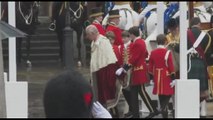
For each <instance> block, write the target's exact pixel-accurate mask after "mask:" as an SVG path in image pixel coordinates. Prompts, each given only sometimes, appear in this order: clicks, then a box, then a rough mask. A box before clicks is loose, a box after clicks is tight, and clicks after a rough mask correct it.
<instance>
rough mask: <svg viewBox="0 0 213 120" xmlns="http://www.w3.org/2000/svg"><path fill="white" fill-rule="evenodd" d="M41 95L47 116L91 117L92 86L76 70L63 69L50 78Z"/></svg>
mask: <svg viewBox="0 0 213 120" xmlns="http://www.w3.org/2000/svg"><path fill="white" fill-rule="evenodd" d="M43 97H44V98H43V102H44V111H45V114H46V117H47V118H80V117H81V118H88V117H91V109H92V105H93V93H92V88H91V86H90V84H89V81H88V80H86V79H85V78H84V77H83V76H82V75H81V74H80V73H79V72H77V71H73V70H70V71H65V72H63V73H61V74H59V75H58V76H56V77H55V78H53V79H51V80H50V81H49V82H48V83H47V85H46V88H45V91H44V96H43Z"/></svg>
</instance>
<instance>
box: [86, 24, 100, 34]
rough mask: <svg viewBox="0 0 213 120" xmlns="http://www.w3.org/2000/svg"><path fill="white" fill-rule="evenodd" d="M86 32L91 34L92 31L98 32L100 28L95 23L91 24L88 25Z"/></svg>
mask: <svg viewBox="0 0 213 120" xmlns="http://www.w3.org/2000/svg"><path fill="white" fill-rule="evenodd" d="M86 33H87V34H91V33H95V34H97V33H98V29H97V28H96V27H95V26H94V25H89V26H87V27H86Z"/></svg>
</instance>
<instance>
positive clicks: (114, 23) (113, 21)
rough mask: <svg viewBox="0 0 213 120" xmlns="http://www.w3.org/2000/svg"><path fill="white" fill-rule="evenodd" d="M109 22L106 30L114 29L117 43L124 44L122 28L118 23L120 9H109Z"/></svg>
mask: <svg viewBox="0 0 213 120" xmlns="http://www.w3.org/2000/svg"><path fill="white" fill-rule="evenodd" d="M108 21H109V23H108V24H107V27H106V32H107V31H112V32H114V34H115V35H116V37H115V42H114V44H115V45H123V41H122V37H121V33H122V31H121V29H120V28H119V27H118V24H119V22H120V15H119V10H111V11H109V18H108Z"/></svg>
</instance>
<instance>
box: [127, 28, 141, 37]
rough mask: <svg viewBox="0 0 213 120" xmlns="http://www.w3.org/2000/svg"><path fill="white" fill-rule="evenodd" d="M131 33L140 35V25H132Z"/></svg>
mask: <svg viewBox="0 0 213 120" xmlns="http://www.w3.org/2000/svg"><path fill="white" fill-rule="evenodd" d="M129 34H133V35H135V36H137V37H138V36H139V35H140V31H139V27H138V26H133V27H131V28H130V29H129Z"/></svg>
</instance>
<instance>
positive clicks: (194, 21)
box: [190, 17, 201, 27]
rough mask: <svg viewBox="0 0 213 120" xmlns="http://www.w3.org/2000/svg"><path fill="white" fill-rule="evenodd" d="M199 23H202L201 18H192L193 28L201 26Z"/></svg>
mask: <svg viewBox="0 0 213 120" xmlns="http://www.w3.org/2000/svg"><path fill="white" fill-rule="evenodd" d="M199 23H201V22H200V18H199V17H194V18H192V20H191V25H190V27H192V26H193V25H197V24H199Z"/></svg>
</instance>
